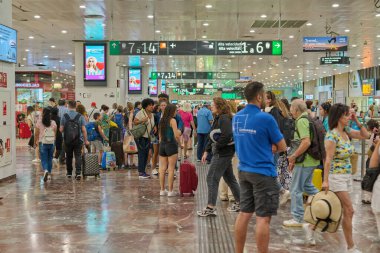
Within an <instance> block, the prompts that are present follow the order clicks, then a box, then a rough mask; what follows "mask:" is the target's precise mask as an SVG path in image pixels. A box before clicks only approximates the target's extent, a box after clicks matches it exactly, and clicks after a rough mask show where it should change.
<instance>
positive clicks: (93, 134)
mask: <svg viewBox="0 0 380 253" xmlns="http://www.w3.org/2000/svg"><path fill="white" fill-rule="evenodd" d="M86 131H87V139H88V141H95V140H96V139H98V137H99V133H98V131H96V124H95V122H89V123H87V124H86Z"/></svg>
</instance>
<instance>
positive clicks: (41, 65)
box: [34, 63, 46, 67]
mask: <svg viewBox="0 0 380 253" xmlns="http://www.w3.org/2000/svg"><path fill="white" fill-rule="evenodd" d="M34 66H37V67H46V65H45V64H40V63H37V64H34Z"/></svg>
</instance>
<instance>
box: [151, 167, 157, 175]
mask: <svg viewBox="0 0 380 253" xmlns="http://www.w3.org/2000/svg"><path fill="white" fill-rule="evenodd" d="M152 175H153V176H157V175H158V170H157V168H156V169H154V170H152Z"/></svg>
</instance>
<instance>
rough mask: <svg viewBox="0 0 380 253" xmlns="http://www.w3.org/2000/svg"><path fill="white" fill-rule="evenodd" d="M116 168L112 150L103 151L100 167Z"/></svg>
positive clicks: (105, 168)
mask: <svg viewBox="0 0 380 253" xmlns="http://www.w3.org/2000/svg"><path fill="white" fill-rule="evenodd" d="M115 168H116V156H115V153H114V152H112V151H106V152H103V156H102V169H104V170H108V171H110V170H111V169H115Z"/></svg>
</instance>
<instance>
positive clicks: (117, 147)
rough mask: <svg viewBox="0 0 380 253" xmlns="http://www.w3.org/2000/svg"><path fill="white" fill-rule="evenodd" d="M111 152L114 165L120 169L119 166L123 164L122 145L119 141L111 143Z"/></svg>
mask: <svg viewBox="0 0 380 253" xmlns="http://www.w3.org/2000/svg"><path fill="white" fill-rule="evenodd" d="M111 151H112V152H114V153H115V156H116V165H117V167H118V168H119V169H121V166H123V164H124V151H123V143H122V142H120V141H118V142H114V143H112V144H111Z"/></svg>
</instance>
